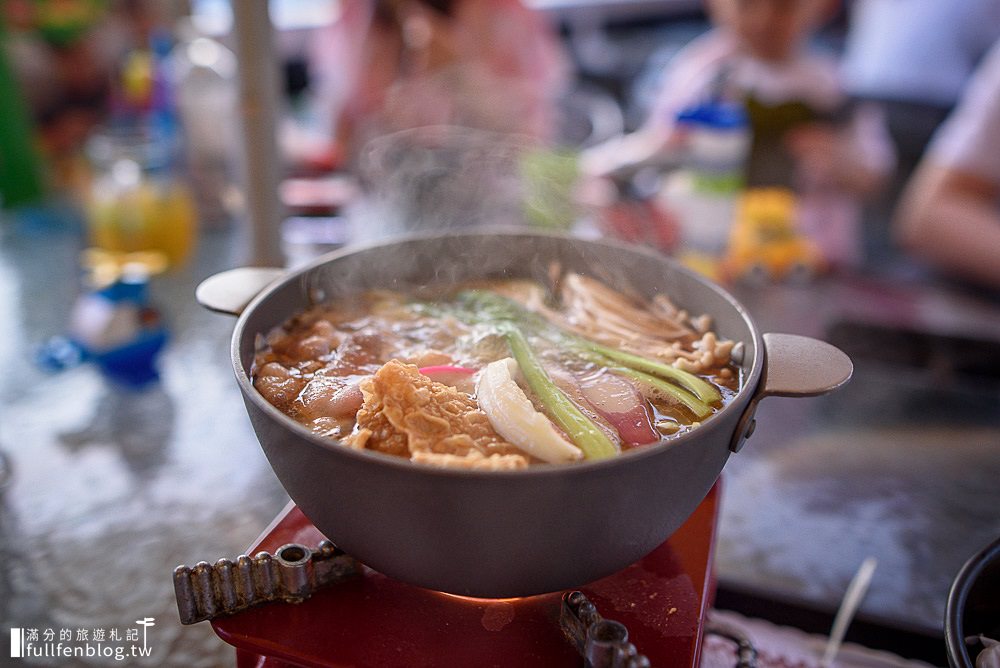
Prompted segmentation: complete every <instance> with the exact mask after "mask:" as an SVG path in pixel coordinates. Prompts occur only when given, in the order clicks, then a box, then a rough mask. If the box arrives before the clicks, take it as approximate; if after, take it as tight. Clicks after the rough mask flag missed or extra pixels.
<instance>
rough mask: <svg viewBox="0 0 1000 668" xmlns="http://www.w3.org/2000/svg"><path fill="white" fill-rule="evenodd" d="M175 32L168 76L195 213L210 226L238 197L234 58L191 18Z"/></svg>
mask: <svg viewBox="0 0 1000 668" xmlns="http://www.w3.org/2000/svg"><path fill="white" fill-rule="evenodd" d="M177 33H178V37H179V41H178V43H177V45H176V46H175V47H174V49H173V51H172V52H171V54H170V75H171V81H172V83H173V86H172V89H173V94H174V99H175V102H176V105H177V111H178V114H179V116H180V121H181V126H182V132H183V136H184V161H185V167H186V173H187V176H188V178H189V181H190V183H191V187H192V189H193V191H194V196H195V201H196V203H197V206H198V212H199V217H200V219H201V221H202V223H203V224H205V225H207V226H209V227H211V226H213V225H219V224H220V223H224V222H227V221H228V220H229V219H230V217H231V215H232V213H233V209H234V207H235V205H236V204H235V200H236V199H237V195H236V193H237V192H238V191H237V188H236V185H235V182H236V181H235V163H236V158H235V156H234V154H233V151H234V147H236V146H237V145H238V143H237V142H238V137H239V134H238V127H237V123H238V114H237V113H236V110H237V90H236V67H237V64H236V56H235V55H234V54H233V52H232V51H230V50H229V49H227V48H226V47H225V46H223V45H222V44H221V43H219V42H218V41H216V40H214V39H212V38H211V37H208V36H206V35H204V34H201V33H199V32H198V31H197V30H196V29H195V28H194V27H193V25H192V24H191V23H190V22H182V23H181V24H180V25H179V26H178V29H177Z"/></svg>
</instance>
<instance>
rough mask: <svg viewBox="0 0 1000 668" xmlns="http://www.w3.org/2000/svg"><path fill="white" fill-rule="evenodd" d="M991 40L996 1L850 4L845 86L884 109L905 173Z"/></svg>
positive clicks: (996, 30) (998, 16) (998, 19)
mask: <svg viewBox="0 0 1000 668" xmlns="http://www.w3.org/2000/svg"><path fill="white" fill-rule="evenodd" d="M997 39H1000V0H951V1H950V2H941V0H854V1H853V2H851V3H850V5H849V28H848V33H847V39H846V42H845V44H844V57H843V63H842V75H843V78H844V85H845V88H846V90H847V92H848V93H850V94H851V95H852V96H853V97H855V98H858V99H863V100H871V101H877V102H878V103H879V104H880V105H881V106H882V108H883V109H884V110H885V113H886V118H887V125H888V128H889V132H890V134H891V135H892V139H893V142H894V143H895V145H896V149H897V152H898V154H899V158H900V166H901V167H902V169H903V170H904V171H905V170H906V169H908V168H911V167H912V166H914V165H915V164H916V163H917V161H918V160H919V158H920V156H921V154H922V153H923V150H924V148H925V147H926V145H927V142H928V141H929V139H930V137H931V135H932V134H933V132H934V130H935V129H936V128H937V126H938V125H940V124H941V122H942V121H944V119H945V118H946V117H947V115H948V112H949V111H950V110H951V109H952V108H953V107H954V105H955V104H956V103H957V102H958V99H959V97H960V96H961V94H962V91H963V90H964V88H965V85H966V84H967V83H968V80H969V78H970V77H971V76H972V73H973V72H974V71H975V69H976V66H977V65H978V64H979V62H980V61H981V60H982V58H983V56H984V55H985V54H986V52H987V51H988V50H989V48H990V46H991V45H992V44H993V43H994V42H995V41H996V40H997ZM897 194H898V193H897Z"/></svg>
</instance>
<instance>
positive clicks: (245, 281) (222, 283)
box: [194, 267, 285, 315]
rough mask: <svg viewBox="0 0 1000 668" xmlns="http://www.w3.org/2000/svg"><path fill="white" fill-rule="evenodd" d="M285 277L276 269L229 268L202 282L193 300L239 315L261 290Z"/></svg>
mask: <svg viewBox="0 0 1000 668" xmlns="http://www.w3.org/2000/svg"><path fill="white" fill-rule="evenodd" d="M284 275H285V270H284V269H276V268H273V267H240V268H238V269H230V270H229V271H223V272H220V273H218V274H215V275H214V276H209V277H208V278H206V279H205V280H204V281H202V282H201V283H199V284H198V287H197V288H196V289H195V291H194V298H195V299H196V300H197V301H198V303H199V304H201V305H202V306H204V307H205V308H207V309H208V310H209V311H215V312H216V313H223V314H225V315H239V314H241V313H243V309H245V308H246V307H247V304H249V303H250V302H251V301H252V300H253V298H254V297H256V296H257V295H258V294H260V291H261V290H263V289H264V288H266V287H267V286H268V285H270V284H271V283H273V282H274V281H276V280H277V279H279V278H281V277H282V276H284Z"/></svg>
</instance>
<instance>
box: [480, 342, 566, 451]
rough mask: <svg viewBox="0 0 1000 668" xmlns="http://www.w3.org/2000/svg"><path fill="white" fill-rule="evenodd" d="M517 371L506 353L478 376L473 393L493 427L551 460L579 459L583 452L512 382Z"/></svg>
mask: <svg viewBox="0 0 1000 668" xmlns="http://www.w3.org/2000/svg"><path fill="white" fill-rule="evenodd" d="M517 371H518V366H517V362H516V361H515V360H514V358H512V357H507V358H504V359H502V360H497V361H496V362H491V363H489V364H487V365H486V368H485V369H483V371H482V373H481V374H480V376H479V382H478V383H477V384H476V397H477V399H478V401H479V407H480V408H481V409H482V410H483V412H484V413H486V417H487V418H489V420H490V424H491V425H493V429H495V430H496V432H497V433H498V434H500V435H501V436H502V437H504V439H506V440H507V441H508V442H510V443H511V444H513V445H515V446H517V447H518V448H520V449H521V450H523V451H525V452H527V453H528V454H529V455H532V456H533V457H537V458H538V459H541V460H542V461H546V462H549V463H550V464H558V463H561V462H569V461H574V460H577V459H581V458H582V457H583V452H582V451H581V450H580V449H579V448H578V447H576V446H575V445H573V444H572V443H570V442H569V441H567V440H566V439H565V438H563V436H562V435H560V434H559V432H558V431H556V428H555V427H554V426H553V424H552V423H551V422H550V421H549V419H548V418H547V417H545V415H544V414H542V413H539V412H538V411H536V410H535V407H534V406H533V405H532V404H531V401H529V400H528V397H527V396H525V394H524V391H523V390H522V389H521V388H520V387H518V385H517V383H516V382H514V376H515V375H516V374H517Z"/></svg>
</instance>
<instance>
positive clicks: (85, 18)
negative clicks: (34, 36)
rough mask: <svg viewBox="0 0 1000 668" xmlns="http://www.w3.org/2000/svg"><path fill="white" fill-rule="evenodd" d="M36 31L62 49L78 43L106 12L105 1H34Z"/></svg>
mask: <svg viewBox="0 0 1000 668" xmlns="http://www.w3.org/2000/svg"><path fill="white" fill-rule="evenodd" d="M34 6H35V30H36V31H37V32H38V34H39V36H41V38H42V39H44V40H45V41H46V42H48V43H49V44H51V45H53V46H56V47H59V46H66V45H68V44H72V43H73V42H76V41H77V40H79V39H80V38H81V37H83V36H84V35H85V34H86V33H87V31H88V30H90V29H91V28H92V27H93V26H94V24H96V23H97V22H98V21H99V20H100V19H101V17H102V16H104V13H105V11H106V10H107V2H106V1H105V0H35V3H34Z"/></svg>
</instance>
